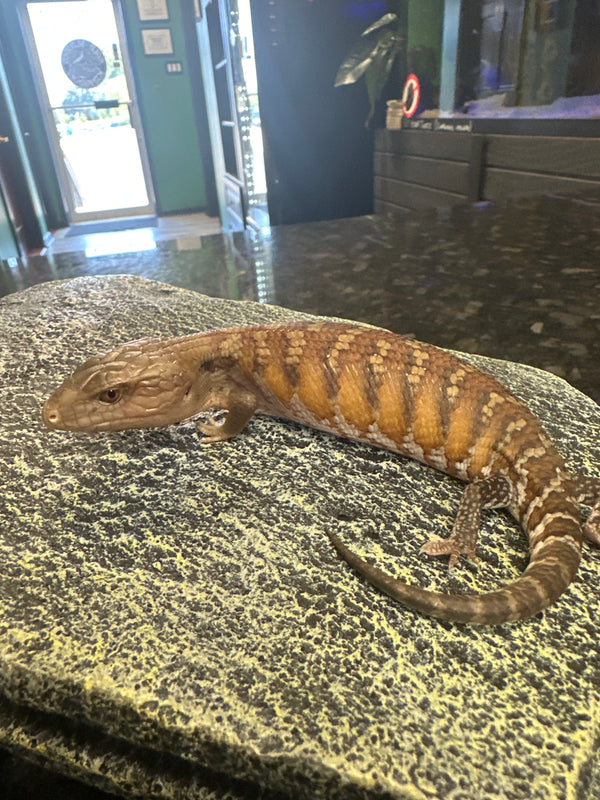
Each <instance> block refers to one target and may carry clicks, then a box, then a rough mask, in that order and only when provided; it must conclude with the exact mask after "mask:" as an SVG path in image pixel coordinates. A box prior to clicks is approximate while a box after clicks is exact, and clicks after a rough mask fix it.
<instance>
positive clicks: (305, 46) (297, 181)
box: [251, 0, 387, 224]
mask: <svg viewBox="0 0 600 800" xmlns="http://www.w3.org/2000/svg"><path fill="white" fill-rule="evenodd" d="M251 7H252V16H253V27H254V41H255V49H256V58H257V72H258V82H259V102H260V111H261V120H262V125H263V136H264V139H265V158H266V167H267V183H268V191H269V212H270V215H271V223H272V224H286V223H290V222H308V221H312V220H318V219H333V218H336V217H345V216H354V215H359V214H367V213H370V212H371V211H372V208H373V133H372V131H367V130H365V127H364V120H365V118H366V116H367V113H368V101H367V93H366V89H365V85H364V81H363V80H361V81H360V82H359V83H358V84H354V85H351V86H344V87H339V88H337V89H336V88H334V85H333V83H334V80H335V75H336V72H337V69H338V67H339V65H340V63H341V62H342V60H343V59H344V57H345V56H346V55H347V53H348V51H349V50H350V49H351V47H352V46H353V45H354V44H355V43H356V42H357V41H358V39H359V38H360V34H361V32H362V31H363V30H364V29H365V28H366V27H367V26H368V25H369V24H370V23H371V22H372V21H374V20H375V19H378V18H379V17H380V16H381V15H382V14H383V13H385V11H386V10H387V9H386V4H385V3H383V2H381V3H380V2H366V1H365V2H357V1H356V0H326V1H323V0H321V1H319V0H317V1H316V2H308V1H307V0H295V2H290V0H252V3H251Z"/></svg>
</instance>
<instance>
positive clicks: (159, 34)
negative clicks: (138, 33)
mask: <svg viewBox="0 0 600 800" xmlns="http://www.w3.org/2000/svg"><path fill="white" fill-rule="evenodd" d="M142 41H143V43H144V53H145V54H146V55H147V56H166V55H170V54H171V53H172V52H173V40H172V39H171V30H170V28H142Z"/></svg>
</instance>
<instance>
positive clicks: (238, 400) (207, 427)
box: [196, 373, 258, 445]
mask: <svg viewBox="0 0 600 800" xmlns="http://www.w3.org/2000/svg"><path fill="white" fill-rule="evenodd" d="M203 394H204V393H203ZM202 405H203V408H204V409H206V410H207V409H219V410H223V411H226V412H227V415H226V417H225V419H224V420H222V421H221V420H209V421H198V422H196V428H197V429H198V431H200V433H202V434H203V437H202V440H201V441H202V444H203V445H204V444H213V443H214V442H222V441H224V440H225V439H230V438H231V437H232V436H236V434H238V433H241V431H243V430H244V428H245V427H246V425H247V424H248V421H249V419H250V417H252V415H253V414H254V412H255V411H256V408H257V405H258V403H257V398H256V395H254V394H253V393H252V392H250V391H248V390H247V389H243V388H242V387H241V386H239V384H237V383H236V382H235V381H234V380H232V379H231V378H229V377H228V376H227V374H226V373H224V374H221V375H215V374H214V373H213V374H212V376H211V387H210V389H209V391H208V392H206V393H205V394H204V400H203V403H202Z"/></svg>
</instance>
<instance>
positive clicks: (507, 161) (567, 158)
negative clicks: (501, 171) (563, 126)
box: [486, 136, 600, 179]
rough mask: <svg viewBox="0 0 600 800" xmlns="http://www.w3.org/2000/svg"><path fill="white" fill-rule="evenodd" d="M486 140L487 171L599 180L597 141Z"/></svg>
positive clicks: (554, 138)
mask: <svg viewBox="0 0 600 800" xmlns="http://www.w3.org/2000/svg"><path fill="white" fill-rule="evenodd" d="M487 140H488V143H487V156H486V163H487V166H488V168H492V167H500V168H505V169H506V168H508V169H511V170H524V171H526V172H541V173H546V174H551V175H568V176H571V177H583V176H585V177H587V178H592V179H600V139H595V138H594V139H583V138H575V137H569V138H565V137H560V136H546V137H544V138H543V139H542V140H540V139H538V138H537V137H535V136H489V137H487Z"/></svg>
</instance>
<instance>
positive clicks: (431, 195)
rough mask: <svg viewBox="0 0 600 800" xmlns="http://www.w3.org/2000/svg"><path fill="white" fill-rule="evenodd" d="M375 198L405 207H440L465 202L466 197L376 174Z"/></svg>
mask: <svg viewBox="0 0 600 800" xmlns="http://www.w3.org/2000/svg"><path fill="white" fill-rule="evenodd" d="M375 198H376V199H377V200H380V201H383V202H386V203H392V204H393V205H395V206H399V207H401V208H405V209H425V208H438V207H441V206H453V205H456V204H457V203H464V202H465V198H464V197H461V196H460V195H457V194H453V193H451V192H442V191H437V190H436V189H432V188H430V187H427V186H418V185H417V184H414V183H405V182H404V181H397V180H394V179H393V178H383V177H381V176H375Z"/></svg>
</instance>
